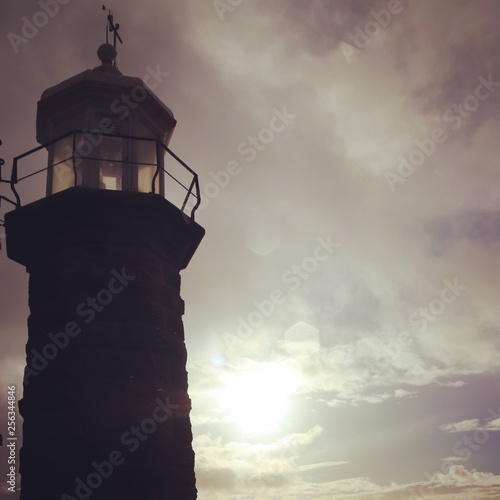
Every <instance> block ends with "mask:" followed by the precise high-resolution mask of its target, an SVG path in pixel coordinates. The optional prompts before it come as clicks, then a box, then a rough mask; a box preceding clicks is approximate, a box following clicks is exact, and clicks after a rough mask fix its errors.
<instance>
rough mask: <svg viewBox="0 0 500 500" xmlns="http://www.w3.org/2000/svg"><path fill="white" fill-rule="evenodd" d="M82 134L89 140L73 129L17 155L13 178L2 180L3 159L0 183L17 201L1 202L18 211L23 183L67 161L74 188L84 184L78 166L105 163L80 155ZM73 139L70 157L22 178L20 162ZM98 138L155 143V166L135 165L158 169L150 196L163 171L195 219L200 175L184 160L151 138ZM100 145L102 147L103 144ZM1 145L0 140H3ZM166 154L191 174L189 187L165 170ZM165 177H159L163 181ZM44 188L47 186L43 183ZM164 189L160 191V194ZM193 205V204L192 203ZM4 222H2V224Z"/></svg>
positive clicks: (145, 163)
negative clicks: (19, 189)
mask: <svg viewBox="0 0 500 500" xmlns="http://www.w3.org/2000/svg"><path fill="white" fill-rule="evenodd" d="M78 134H80V135H81V137H82V138H83V139H86V140H89V139H90V138H91V137H92V136H91V132H90V131H86V130H72V131H71V132H69V133H67V134H64V135H62V136H60V137H57V138H56V139H53V140H52V141H50V142H47V143H45V144H42V145H41V146H37V147H36V148H33V149H31V150H29V151H27V152H25V153H23V154H21V155H19V156H16V157H15V158H14V159H13V162H12V171H11V176H10V179H9V180H7V179H3V177H2V166H3V165H4V161H3V160H1V159H0V183H7V184H9V185H10V189H11V191H12V193H13V195H14V197H15V200H11V199H9V198H7V197H6V196H0V200H5V201H7V202H8V203H10V204H12V205H14V206H15V207H16V208H19V207H21V206H22V203H21V196H20V194H19V192H18V187H19V185H20V183H22V182H23V181H25V180H26V179H28V178H30V177H33V176H36V175H39V174H41V173H42V172H45V171H47V172H48V171H49V170H51V169H54V168H55V167H57V166H58V165H60V164H62V163H65V164H67V163H68V162H71V165H72V168H73V174H74V186H75V187H76V186H78V185H80V184H81V181H80V182H79V179H78V172H77V167H78V166H80V165H83V164H84V162H87V161H103V160H104V159H103V158H101V157H98V156H97V157H96V156H95V155H93V156H90V155H89V154H86V155H83V154H81V152H79V151H78V149H79V147H78V145H77V135H78ZM69 136H72V137H73V140H72V147H71V154H69V155H68V156H67V157H65V158H63V159H62V160H60V161H57V162H56V163H52V164H49V162H48V160H47V158H46V160H45V165H46V166H44V167H43V168H38V166H37V167H35V168H34V169H33V171H30V172H28V173H25V174H23V175H21V176H20V175H19V163H20V162H21V160H24V159H26V158H28V157H30V156H32V155H35V154H36V153H38V152H39V151H42V150H43V149H46V150H47V152H48V151H49V147H50V146H52V145H54V144H55V143H57V142H59V141H61V140H63V139H66V138H67V137H69ZM99 137H100V141H101V142H102V141H103V140H104V138H106V137H111V138H120V139H124V140H129V141H149V142H152V143H155V145H156V149H155V151H156V163H148V162H141V161H138V162H135V163H137V164H140V165H144V166H153V167H155V172H154V175H153V177H152V180H151V191H150V192H151V193H155V191H156V185H157V180H158V177H159V176H160V172H161V171H163V173H164V174H165V176H168V178H170V179H171V180H172V181H174V182H175V183H176V184H177V185H178V186H180V187H181V188H182V189H183V190H185V192H186V194H185V196H184V197H183V198H182V201H181V202H180V203H179V204H180V206H179V207H178V208H179V209H180V210H181V211H182V212H183V213H185V214H186V215H188V216H189V217H190V218H191V219H192V220H194V215H195V212H196V210H197V208H198V207H199V206H200V203H201V195H200V185H199V181H198V175H197V174H196V173H195V172H194V171H193V170H192V169H191V168H190V167H189V166H188V165H187V164H186V163H185V162H184V161H183V160H181V158H179V157H178V156H177V155H176V154H175V153H174V152H173V151H172V150H171V149H170V148H168V147H167V146H165V145H164V144H163V143H162V142H161V141H159V140H158V139H154V138H150V137H136V136H129V135H117V134H105V133H101V132H99ZM89 142H91V143H92V144H94V143H93V142H92V141H89ZM101 142H99V144H100V143H101ZM0 144H1V141H0ZM99 144H94V146H96V145H99ZM165 153H168V154H169V155H170V157H171V158H173V159H174V160H175V161H176V162H177V163H178V164H180V165H181V166H182V167H183V169H184V170H185V171H186V172H188V173H189V174H190V176H191V180H190V182H188V184H189V185H185V183H184V182H181V181H180V180H179V179H178V178H177V177H176V176H175V175H174V174H173V173H172V172H170V171H169V170H168V169H166V168H165V166H164V162H163V161H162V159H163V157H164V156H165ZM114 163H121V164H124V165H125V164H127V165H130V164H132V163H134V162H131V161H130V160H114ZM165 176H163V181H164V186H163V188H164V197H165V199H167V200H168V201H171V200H170V199H169V197H168V194H169V190H168V189H167V187H166V179H167V177H165ZM161 177H162V176H160V178H161ZM44 187H45V183H44ZM161 191H162V190H161V189H160V192H161ZM190 202H191V203H190ZM188 203H190V204H191V210H190V213H189V214H187V213H186V209H187V206H188ZM2 222H3V221H1V220H0V223H2Z"/></svg>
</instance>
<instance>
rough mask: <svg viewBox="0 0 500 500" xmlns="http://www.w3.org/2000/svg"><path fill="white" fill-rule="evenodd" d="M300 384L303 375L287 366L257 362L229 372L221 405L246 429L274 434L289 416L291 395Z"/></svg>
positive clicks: (234, 420)
mask: <svg viewBox="0 0 500 500" xmlns="http://www.w3.org/2000/svg"><path fill="white" fill-rule="evenodd" d="M300 382H301V375H300V372H299V371H298V370H297V369H296V368H294V367H293V366H291V365H290V364H288V363H256V364H253V365H251V366H248V367H245V368H243V369H241V370H240V371H238V372H236V373H226V377H225V380H224V387H223V389H222V390H221V392H220V404H221V406H222V409H223V410H224V412H225V413H227V415H228V417H229V418H230V420H231V421H233V422H235V423H236V424H237V425H239V426H240V427H241V428H242V429H243V430H245V431H247V432H252V433H261V432H268V431H272V430H274V429H275V428H276V427H277V426H278V425H279V424H280V423H281V422H282V421H283V419H284V418H285V417H286V415H287V411H288V408H289V402H290V396H291V395H292V394H293V393H294V392H295V390H296V389H297V387H298V386H299V385H300Z"/></svg>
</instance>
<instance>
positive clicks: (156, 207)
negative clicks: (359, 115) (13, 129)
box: [5, 44, 204, 500]
mask: <svg viewBox="0 0 500 500" xmlns="http://www.w3.org/2000/svg"><path fill="white" fill-rule="evenodd" d="M98 55H99V58H100V60H101V63H102V64H101V65H100V66H98V67H96V68H95V69H93V70H87V71H84V72H83V73H80V74H78V75H76V76H74V77H72V78H69V79H68V80H66V81H64V82H62V83H60V84H58V85H56V86H54V87H51V88H49V89H48V90H46V91H45V92H44V93H43V95H42V97H41V99H40V101H39V103H38V114H37V140H38V142H39V143H40V144H41V145H42V146H40V148H36V150H33V151H31V152H28V153H25V154H24V155H20V156H19V157H17V158H15V159H14V166H13V172H12V180H11V186H12V189H13V192H14V195H15V197H16V205H17V206H16V208H15V209H14V210H12V211H11V212H9V213H8V214H6V217H5V226H6V233H7V252H8V256H9V257H10V258H11V259H13V260H14V261H16V262H19V263H20V264H22V265H24V266H26V269H27V271H28V273H29V275H30V276H29V306H30V316H29V319H28V343H27V347H26V356H27V359H26V360H27V366H26V370H25V375H24V397H23V399H22V401H20V404H19V406H20V411H21V414H22V416H23V418H24V427H23V435H24V445H23V448H22V450H21V476H22V481H21V488H22V494H21V498H22V499H23V500H32V499H33V500H40V499H48V500H49V499H50V500H57V499H61V498H62V499H71V498H73V499H74V498H78V499H86V498H91V499H92V500H94V499H106V500H111V499H115V498H116V499H118V498H119V499H121V500H126V499H134V500H138V499H141V500H160V499H161V500H165V499H172V500H192V499H195V498H196V487H195V477H194V454H193V450H192V446H191V441H192V433H191V424H190V420H189V412H190V408H191V404H190V399H189V397H188V393H187V373H186V348H185V344H184V331H183V325H182V315H183V312H184V303H183V301H182V299H181V297H180V275H179V273H180V271H181V270H182V269H184V268H185V267H186V266H187V264H188V263H189V261H190V259H191V257H192V256H193V254H194V252H195V251H196V248H197V247H198V245H199V243H200V241H201V239H202V238H203V235H204V229H203V228H202V227H201V226H199V225H198V224H197V223H196V222H195V221H194V212H195V210H196V208H197V207H198V205H199V203H200V196H199V186H198V179H197V176H196V174H195V173H194V172H192V171H191V170H190V169H189V167H187V165H185V164H184V163H183V162H182V161H181V160H180V159H179V158H177V157H176V156H175V155H174V154H173V153H172V152H171V151H170V149H168V147H167V145H168V142H169V139H170V137H171V135H172V132H173V130H174V127H175V125H176V121H175V119H174V116H173V114H172V112H171V111H170V109H169V108H167V107H166V106H165V105H164V104H163V103H162V102H161V101H160V100H159V99H158V98H157V97H156V96H155V95H154V94H153V92H151V90H149V89H148V88H147V87H146V86H145V85H144V83H143V82H142V80H140V79H139V78H132V77H127V76H123V75H122V74H121V73H120V71H119V70H118V69H117V67H116V65H115V63H114V61H115V59H116V50H115V48H114V47H113V46H112V45H110V44H104V45H102V46H101V47H99V50H98ZM45 148H46V149H47V151H48V163H47V164H45V165H38V164H36V165H35V164H30V163H29V161H28V162H27V163H26V160H27V159H29V158H30V157H31V156H33V155H34V154H35V153H36V152H38V151H40V150H44V149H45ZM167 160H168V161H167ZM23 162H24V163H23ZM168 162H170V163H168ZM21 163H23V165H25V164H28V166H29V168H31V169H32V171H33V172H36V171H38V172H39V173H38V176H36V177H33V178H32V179H38V178H41V177H42V175H43V174H41V173H40V170H46V172H47V196H46V197H45V198H43V199H41V200H38V201H35V202H32V203H29V204H28V205H26V206H21V202H22V199H23V197H22V193H21V194H19V193H20V191H21V190H22V185H23V180H25V177H26V176H24V175H23V176H21V174H20V165H21ZM169 165H170V166H172V168H174V167H176V168H178V170H177V173H178V175H177V174H175V173H172V171H171V170H170V166H169ZM186 179H187V180H186ZM168 181H171V182H170V183H169V182H168ZM165 186H167V187H166V188H165ZM169 186H171V187H169Z"/></svg>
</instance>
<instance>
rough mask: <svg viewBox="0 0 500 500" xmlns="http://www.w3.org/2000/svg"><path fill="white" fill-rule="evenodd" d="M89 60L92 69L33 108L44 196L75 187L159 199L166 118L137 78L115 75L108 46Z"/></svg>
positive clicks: (170, 123) (169, 118)
mask: <svg viewBox="0 0 500 500" xmlns="http://www.w3.org/2000/svg"><path fill="white" fill-rule="evenodd" d="M97 55H98V57H99V59H100V61H101V65H100V66H98V67H96V68H94V69H93V70H86V71H84V72H82V73H80V74H78V75H75V76H74V77H72V78H69V79H68V80H65V81H64V82H62V83H60V84H58V85H55V86H53V87H51V88H49V89H47V90H46V91H45V92H44V93H43V94H42V97H41V99H40V101H39V102H38V113H37V141H38V142H39V143H40V144H43V145H45V146H46V147H47V150H48V168H47V195H48V196H49V195H51V194H54V193H57V192H59V191H63V190H65V189H68V188H70V187H76V186H82V187H89V188H97V189H108V190H116V191H138V192H145V193H149V192H153V193H158V194H161V195H163V194H164V193H163V189H164V188H163V186H164V182H163V180H164V179H163V176H164V173H165V172H164V169H163V158H164V154H165V147H166V146H168V143H169V141H170V137H171V136H172V133H173V130H174V128H175V125H176V120H175V118H174V116H173V114H172V111H171V110H170V109H169V108H168V107H167V106H165V105H164V104H163V103H162V102H161V101H160V100H159V99H158V98H157V97H156V96H155V94H154V93H153V92H152V91H151V90H150V89H149V88H147V87H146V85H145V84H144V82H143V81H142V80H141V79H140V78H134V77H128V76H124V75H122V74H121V72H120V71H119V70H118V68H117V67H116V63H115V60H116V49H115V48H114V47H113V46H112V45H111V44H108V43H105V44H103V45H101V46H100V47H99V49H98V51H97Z"/></svg>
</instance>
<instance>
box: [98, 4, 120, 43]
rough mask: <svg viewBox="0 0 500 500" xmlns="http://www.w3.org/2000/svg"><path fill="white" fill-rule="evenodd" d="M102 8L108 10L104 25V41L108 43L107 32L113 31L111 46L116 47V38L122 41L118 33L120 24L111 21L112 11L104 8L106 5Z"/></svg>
mask: <svg viewBox="0 0 500 500" xmlns="http://www.w3.org/2000/svg"><path fill="white" fill-rule="evenodd" d="M102 10H107V11H108V24H107V25H106V43H109V32H112V33H113V47H114V48H115V49H116V39H117V38H118V40H119V41H120V43H123V40H122V38H121V36H120V34H119V33H118V30H119V29H120V25H119V24H118V23H117V24H115V23H114V21H113V13H112V12H111V11H110V10H109V9H106V6H105V5H103V6H102Z"/></svg>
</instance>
